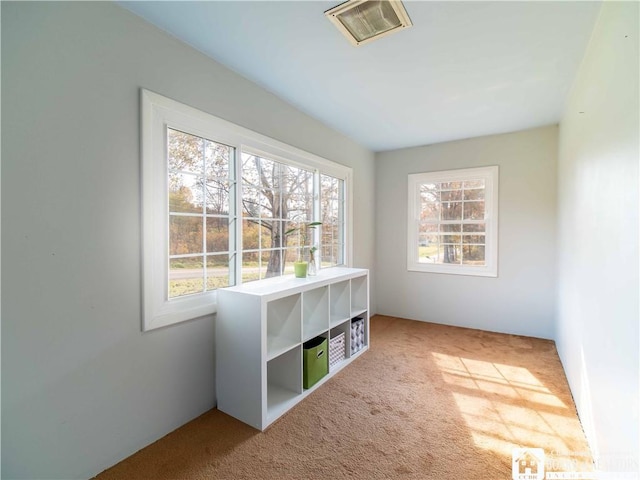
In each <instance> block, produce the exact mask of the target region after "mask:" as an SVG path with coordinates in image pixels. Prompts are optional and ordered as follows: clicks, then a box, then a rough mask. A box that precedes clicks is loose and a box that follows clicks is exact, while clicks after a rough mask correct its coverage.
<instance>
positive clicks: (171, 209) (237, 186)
mask: <svg viewBox="0 0 640 480" xmlns="http://www.w3.org/2000/svg"><path fill="white" fill-rule="evenodd" d="M142 186H143V189H142V191H143V194H142V205H143V329H144V330H149V329H153V328H158V327H162V326H165V325H170V324H173V323H177V322H180V321H183V320H188V319H191V318H195V317H198V316H202V315H206V314H210V313H214V312H215V311H216V297H217V295H216V290H217V289H218V288H222V287H227V286H231V285H237V284H240V283H243V282H249V281H259V280H262V279H265V278H269V277H274V276H279V275H286V274H289V273H293V262H294V261H295V260H296V259H297V258H298V255H300V254H301V253H303V252H304V251H305V249H306V250H307V251H308V250H309V249H310V248H312V247H314V251H315V252H316V253H315V256H316V264H317V265H318V266H320V267H325V268H326V267H330V266H336V265H348V264H349V238H350V235H349V232H350V214H349V212H350V203H349V198H350V188H351V169H350V168H348V167H344V166H342V165H339V164H336V163H334V162H331V161H329V160H326V159H323V158H321V157H317V156H315V155H312V154H310V153H307V152H304V151H301V150H299V149H296V148H294V147H291V146H289V145H286V144H283V143H281V142H278V141H276V140H273V139H270V138H268V137H265V136H263V135H259V134H257V133H255V132H252V131H250V130H247V129H245V128H242V127H239V126H237V125H235V124H232V123H230V122H227V121H225V120H222V119H219V118H217V117H215V116H212V115H210V114H207V113H204V112H201V111H199V110H196V109H194V108H191V107H188V106H186V105H183V104H180V103H178V102H175V101H173V100H170V99H168V98H166V97H163V96H160V95H157V94H155V93H152V92H149V91H146V90H143V91H142ZM310 222H321V223H322V224H321V225H319V226H318V227H317V228H315V229H313V231H312V232H311V234H310V235H309V236H307V237H306V238H305V239H304V241H303V240H302V238H301V235H300V234H299V232H300V231H301V229H300V228H299V227H300V226H301V225H304V224H309V223H310ZM292 232H296V233H292Z"/></svg>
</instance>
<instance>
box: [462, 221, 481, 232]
mask: <svg viewBox="0 0 640 480" xmlns="http://www.w3.org/2000/svg"><path fill="white" fill-rule="evenodd" d="M462 228H463V230H462V231H463V232H484V231H485V230H484V229H485V224H484V223H465V224H464V225H463V226H462Z"/></svg>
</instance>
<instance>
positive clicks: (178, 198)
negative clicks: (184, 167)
mask: <svg viewBox="0 0 640 480" xmlns="http://www.w3.org/2000/svg"><path fill="white" fill-rule="evenodd" d="M169 211H170V212H177V213H202V177H197V176H195V175H189V174H184V173H170V174H169Z"/></svg>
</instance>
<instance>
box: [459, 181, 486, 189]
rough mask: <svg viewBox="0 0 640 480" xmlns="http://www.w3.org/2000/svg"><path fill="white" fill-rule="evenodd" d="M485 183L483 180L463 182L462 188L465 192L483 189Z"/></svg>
mask: <svg viewBox="0 0 640 480" xmlns="http://www.w3.org/2000/svg"><path fill="white" fill-rule="evenodd" d="M484 187H485V183H484V180H465V181H464V188H465V190H466V189H468V188H484Z"/></svg>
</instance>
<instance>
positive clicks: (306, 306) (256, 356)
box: [216, 267, 369, 430]
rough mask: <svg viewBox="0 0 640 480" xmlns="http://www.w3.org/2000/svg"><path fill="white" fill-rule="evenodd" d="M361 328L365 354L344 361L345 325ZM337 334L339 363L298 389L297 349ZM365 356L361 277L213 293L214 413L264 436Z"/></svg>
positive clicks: (285, 280)
mask: <svg viewBox="0 0 640 480" xmlns="http://www.w3.org/2000/svg"><path fill="white" fill-rule="evenodd" d="M358 316H359V317H362V318H364V320H365V346H364V348H362V349H361V350H359V351H358V352H356V353H354V354H351V353H350V352H351V345H350V333H349V332H350V328H351V319H352V318H354V317H358ZM342 332H344V333H345V338H346V342H345V343H346V345H345V350H346V351H345V359H344V360H343V361H342V362H340V363H338V364H336V365H333V366H332V367H331V368H330V370H329V374H328V375H326V376H325V377H323V378H322V379H321V380H320V381H319V382H318V383H316V384H315V385H314V386H313V387H311V388H309V389H306V390H305V389H303V388H302V373H303V372H302V344H303V343H304V342H306V341H307V340H309V339H311V338H314V337H317V336H321V337H325V338H332V337H333V336H335V335H339V334H340V333H342ZM368 348H369V271H368V270H366V269H360V268H343V267H334V268H326V269H321V270H320V271H319V272H318V275H316V276H313V277H307V278H295V277H293V276H283V277H275V278H270V279H267V280H262V281H260V282H252V283H247V284H243V285H241V286H238V287H230V288H224V289H220V290H218V314H217V317H216V393H217V396H218V409H219V410H221V411H223V412H225V413H227V414H229V415H231V416H232V417H235V418H237V419H238V420H241V421H243V422H244V423H247V424H249V425H251V426H252V427H254V428H257V429H258V430H264V429H265V428H267V427H268V426H269V425H270V424H271V423H273V422H274V421H275V420H277V419H278V418H279V417H280V416H281V415H283V414H284V413H285V412H286V411H287V410H289V409H290V408H291V407H293V406H294V405H295V404H297V403H298V402H300V401H301V400H302V399H303V398H305V397H306V396H307V395H308V394H309V393H311V392H313V391H314V390H315V389H317V388H318V387H320V386H321V385H322V384H323V383H325V382H326V381H327V380H328V379H329V378H331V376H333V375H334V374H335V373H336V372H338V371H339V370H340V369H342V368H344V367H345V366H346V365H348V364H349V363H350V362H352V361H353V360H355V359H356V358H357V357H358V356H360V355H361V354H362V353H363V352H365V351H366V350H367V349H368Z"/></svg>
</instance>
